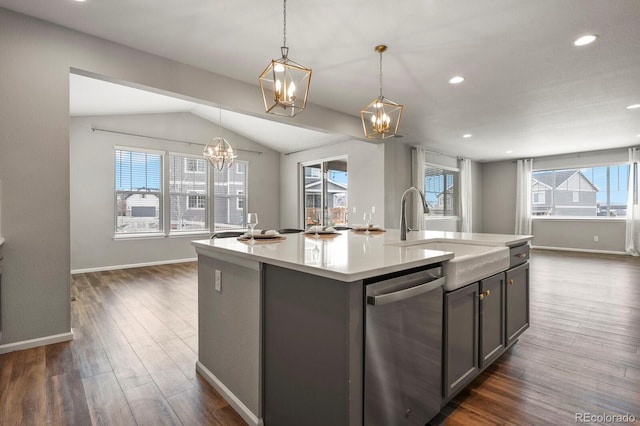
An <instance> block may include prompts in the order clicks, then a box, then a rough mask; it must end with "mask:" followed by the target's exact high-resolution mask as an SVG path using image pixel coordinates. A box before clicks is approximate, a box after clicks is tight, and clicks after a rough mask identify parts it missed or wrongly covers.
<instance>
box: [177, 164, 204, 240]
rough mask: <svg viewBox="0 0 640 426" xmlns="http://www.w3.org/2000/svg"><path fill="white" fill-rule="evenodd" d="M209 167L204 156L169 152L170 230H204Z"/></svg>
mask: <svg viewBox="0 0 640 426" xmlns="http://www.w3.org/2000/svg"><path fill="white" fill-rule="evenodd" d="M208 170H209V168H208V167H207V162H206V160H205V159H204V158H197V157H193V156H187V155H183V154H170V155H169V197H170V200H171V231H170V232H184V231H195V230H207V229H208V228H209V225H208V217H209V214H208V211H209V208H208V206H209V202H208V195H207V194H209V174H208Z"/></svg>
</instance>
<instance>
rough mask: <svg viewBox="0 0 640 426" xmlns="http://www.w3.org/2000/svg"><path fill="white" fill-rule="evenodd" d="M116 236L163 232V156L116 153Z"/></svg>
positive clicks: (142, 152)
mask: <svg viewBox="0 0 640 426" xmlns="http://www.w3.org/2000/svg"><path fill="white" fill-rule="evenodd" d="M115 198H116V201H115V205H116V214H115V216H116V221H115V222H116V230H115V232H116V234H139V233H147V232H161V231H162V206H163V196H162V154H159V153H153V152H145V151H133V150H125V149H116V150H115Z"/></svg>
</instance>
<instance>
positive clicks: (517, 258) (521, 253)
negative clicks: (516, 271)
mask: <svg viewBox="0 0 640 426" xmlns="http://www.w3.org/2000/svg"><path fill="white" fill-rule="evenodd" d="M509 256H510V260H509V268H513V267H514V266H518V265H522V264H523V263H525V262H526V261H527V260H529V244H522V245H520V246H517V247H511V249H510V250H509Z"/></svg>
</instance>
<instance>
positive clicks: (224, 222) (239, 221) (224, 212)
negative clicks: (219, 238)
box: [212, 161, 249, 231]
mask: <svg viewBox="0 0 640 426" xmlns="http://www.w3.org/2000/svg"><path fill="white" fill-rule="evenodd" d="M248 168H249V164H248V163H247V162H244V161H236V162H234V163H233V164H232V165H231V167H229V168H227V167H224V168H223V169H222V170H218V169H216V168H213V169H212V170H213V173H214V176H213V182H214V190H213V197H214V199H213V205H214V213H213V220H214V230H216V231H217V230H222V229H238V228H246V227H247V202H246V200H247V175H248V172H247V171H248Z"/></svg>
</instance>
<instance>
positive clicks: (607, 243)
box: [532, 219, 626, 253]
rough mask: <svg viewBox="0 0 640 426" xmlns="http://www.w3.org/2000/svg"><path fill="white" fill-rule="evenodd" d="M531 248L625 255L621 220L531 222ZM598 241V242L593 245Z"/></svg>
mask: <svg viewBox="0 0 640 426" xmlns="http://www.w3.org/2000/svg"><path fill="white" fill-rule="evenodd" d="M532 228H533V230H532V233H533V235H534V236H535V238H534V239H533V246H534V247H549V248H559V249H576V250H584V251H602V252H616V253H624V251H625V249H624V240H625V231H626V223H625V221H624V219H591V220H588V219H586V220H583V219H539V220H534V221H533V226H532ZM594 237H598V241H594Z"/></svg>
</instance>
